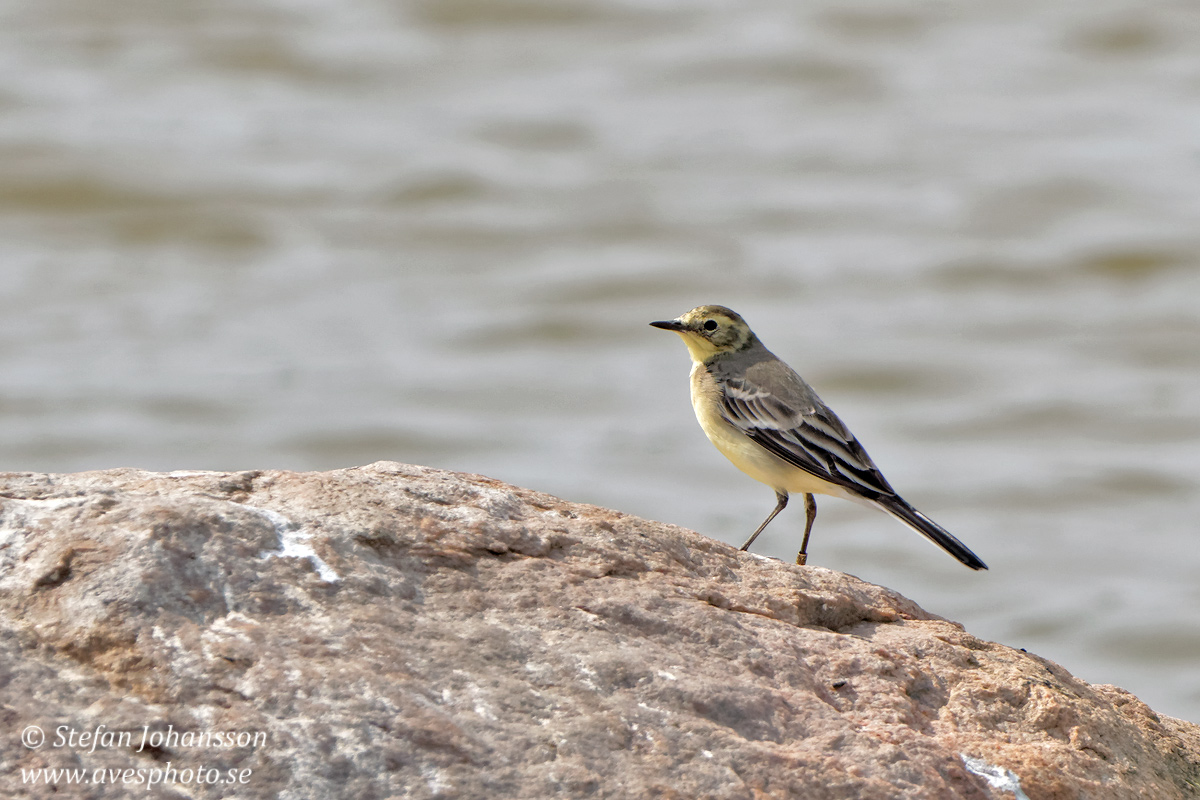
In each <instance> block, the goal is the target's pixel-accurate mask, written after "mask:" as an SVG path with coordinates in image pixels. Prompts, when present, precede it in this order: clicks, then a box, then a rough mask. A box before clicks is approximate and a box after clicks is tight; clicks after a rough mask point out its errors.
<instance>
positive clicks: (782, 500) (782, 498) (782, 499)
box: [742, 492, 811, 550]
mask: <svg viewBox="0 0 1200 800" xmlns="http://www.w3.org/2000/svg"><path fill="white" fill-rule="evenodd" d="M775 496H776V497H778V498H779V502H778V503H776V504H775V510H774V511H772V512H771V514H770V515H769V516H768V517H767V518H766V519H764V520H763V524H762V525H759V526H758V530H756V531H755V532H754V533H752V534H750V538H749V539H747V540H746V543H745V544H744V545H742V549H743V550H746V549H748V548H749V547H750V545H752V544H754V540H755V539H757V538H758V535H759V534H760V533H762V532H763V528H765V527H767V525H769V524H770V522H771V520H773V519H775V515H776V514H778V513H779V512H780V511H783V509H784V508H786V507H787V501H788V496H787V492H775ZM810 496H811V495H810Z"/></svg>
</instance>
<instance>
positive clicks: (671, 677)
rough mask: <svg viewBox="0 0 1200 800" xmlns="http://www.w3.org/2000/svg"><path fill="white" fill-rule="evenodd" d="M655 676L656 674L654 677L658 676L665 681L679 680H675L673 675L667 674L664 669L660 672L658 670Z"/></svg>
mask: <svg viewBox="0 0 1200 800" xmlns="http://www.w3.org/2000/svg"><path fill="white" fill-rule="evenodd" d="M655 674H656V675H658V677H660V678H666V679H667V680H669V681H676V680H679V679H678V678H676V677H675V676H674V675H672V674H671V673H669V672H667V671H666V670H665V669H660V670H658V672H656V673H655Z"/></svg>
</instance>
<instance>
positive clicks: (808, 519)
mask: <svg viewBox="0 0 1200 800" xmlns="http://www.w3.org/2000/svg"><path fill="white" fill-rule="evenodd" d="M816 518H817V499H816V498H815V497H813V496H812V495H811V494H806V495H804V540H803V541H802V542H800V552H799V553H797V554H796V563H797V564H800V565H801V566H803V565H805V564H807V563H808V535H809V534H810V533H812V526H813V521H814V520H816Z"/></svg>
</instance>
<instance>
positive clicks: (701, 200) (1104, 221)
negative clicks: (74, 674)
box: [0, 0, 1200, 721]
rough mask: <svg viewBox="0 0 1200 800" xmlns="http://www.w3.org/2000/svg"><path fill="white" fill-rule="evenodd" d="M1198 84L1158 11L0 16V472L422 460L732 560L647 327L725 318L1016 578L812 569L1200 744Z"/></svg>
mask: <svg viewBox="0 0 1200 800" xmlns="http://www.w3.org/2000/svg"><path fill="white" fill-rule="evenodd" d="M1198 50H1200V7H1198V6H1196V5H1194V4H1190V3H1184V2H1167V0H1150V2H1139V3H1134V2H1132V0H1123V1H1122V2H1115V1H1109V2H1083V1H1082V0H1079V1H1078V2H1066V1H1065V0H1057V1H1055V2H1049V3H1045V2H1041V3H1035V2H1011V3H1004V4H996V3H990V4H989V3H957V4H944V3H926V4H911V3H899V2H882V1H880V2H858V1H857V0H855V1H853V2H846V0H826V1H825V2H813V3H806V4H804V5H803V7H798V6H796V5H795V4H793V3H788V2H784V1H783V0H738V2H733V0H701V2H695V0H690V1H689V2H687V3H684V2H678V1H677V0H631V1H630V2H601V0H425V1H424V2H415V1H413V0H410V1H409V2H382V1H381V0H336V2H335V1H334V0H304V1H302V2H298V1H297V0H289V2H282V0H238V2H236V3H234V2H221V1H220V0H195V1H194V2H190V3H186V4H169V3H157V2H151V0H110V1H109V2H105V3H103V4H97V3H95V2H91V0H41V1H40V2H38V3H19V2H12V1H11V0H10V1H9V2H0V270H2V271H3V281H2V282H0V469H8V470H49V471H72V470H82V469H92V468H107V467H117V466H137V467H144V468H148V469H183V468H189V469H190V468H210V469H241V468H288V469H325V468H333V467H341V466H349V465H355V464H363V463H368V462H371V461H374V460H377V459H385V458H386V459H397V460H401V461H409V462H415V463H422V464H429V465H434V466H441V467H447V468H452V469H461V470H467V471H472V472H482V473H486V474H489V475H492V476H495V477H498V478H502V479H505V480H509V481H513V482H516V483H520V484H523V485H527V486H531V487H534V488H537V489H542V490H545V491H550V492H553V493H555V494H558V495H561V496H563V497H567V498H570V499H573V500H581V501H589V502H594V503H599V504H602V505H606V506H611V507H614V508H619V509H622V510H624V511H628V512H631V513H634V514H639V515H643V516H647V517H652V518H655V519H661V520H665V521H670V522H674V523H678V524H681V525H685V526H688V527H691V528H694V529H696V530H699V531H701V532H704V533H706V534H709V535H712V536H716V537H719V538H722V539H724V540H726V541H730V542H740V541H741V539H742V538H743V537H744V536H745V535H746V534H747V533H748V532H749V531H750V530H751V529H753V527H754V526H755V525H757V524H758V522H759V521H760V520H761V518H762V517H763V516H765V514H766V513H767V511H768V510H769V509H770V508H771V505H772V496H771V492H770V490H768V489H766V488H765V487H762V486H760V485H758V484H756V483H754V482H753V481H751V480H750V479H749V478H745V477H744V476H742V475H741V474H740V473H738V472H736V471H735V470H733V468H732V467H731V466H729V465H728V464H727V463H726V462H725V461H724V459H723V458H722V457H721V456H720V455H719V454H717V453H716V451H715V450H713V449H712V448H711V446H710V445H709V444H708V442H707V441H706V440H705V439H704V437H703V435H702V433H701V432H700V430H699V428H698V426H697V425H696V424H695V421H694V419H693V418H692V415H691V409H690V406H689V403H688V399H687V371H688V363H687V358H686V354H685V351H684V349H683V346H682V344H681V343H680V342H679V341H678V340H677V338H676V337H674V336H672V335H670V334H667V333H664V332H662V331H657V330H654V329H652V328H649V327H647V325H646V323H647V322H649V321H650V320H653V319H661V318H664V317H670V316H675V315H677V314H679V313H681V312H683V311H685V310H687V309H688V308H690V307H692V306H694V305H697V304H700V303H708V302H716V303H723V304H726V305H729V306H732V307H733V308H735V309H737V310H738V311H740V312H741V313H743V315H745V316H746V317H747V318H748V319H749V320H750V322H751V323H752V324H753V325H754V327H755V328H756V329H757V330H758V332H759V333H760V335H761V336H762V338H763V339H764V341H765V342H766V343H767V345H768V346H769V347H771V348H772V349H773V350H774V351H775V352H776V353H777V354H779V355H780V356H781V357H783V358H785V359H786V360H788V361H789V362H790V363H791V364H792V365H793V366H795V367H796V368H797V369H798V370H800V371H801V372H802V373H803V374H804V375H805V376H806V377H807V378H808V379H809V380H810V382H812V383H813V384H814V385H815V386H816V387H817V389H818V391H820V392H821V394H822V396H823V397H824V398H825V400H826V401H827V402H829V403H830V405H832V406H833V407H834V408H835V409H836V410H837V411H838V412H839V414H841V416H842V417H843V418H844V419H845V420H846V421H847V422H848V423H849V424H850V425H851V427H852V428H853V429H854V431H855V432H856V433H857V434H858V436H859V438H860V439H861V440H862V441H863V442H864V443H865V444H866V446H867V447H868V449H869V450H870V452H871V453H872V455H873V456H874V458H875V460H876V461H877V462H878V463H879V464H880V465H881V467H882V468H883V470H884V472H885V473H886V474H887V475H888V477H889V479H890V480H891V481H892V483H893V484H894V485H895V486H896V487H897V488H898V489H899V490H900V491H901V492H902V493H903V494H904V495H905V496H906V497H907V498H908V499H909V500H911V501H912V502H914V503H915V504H916V505H917V506H918V507H920V508H922V509H923V510H924V511H926V512H927V513H928V514H930V515H931V516H932V517H934V518H935V519H937V520H939V521H940V522H942V523H943V524H944V525H946V526H947V527H948V528H950V529H951V530H952V531H954V532H955V533H956V534H957V535H959V536H960V537H961V538H962V539H964V540H965V541H966V542H967V543H968V544H969V545H970V546H971V547H972V548H973V549H975V550H976V551H977V552H978V553H979V554H980V555H981V556H982V557H983V558H984V559H985V560H986V561H987V562H988V563H989V564H990V565H991V567H992V570H991V571H990V572H988V573H986V574H983V575H977V574H972V573H970V572H968V571H967V570H965V569H963V568H962V567H961V566H959V565H958V564H956V563H955V562H954V561H952V560H951V559H949V558H948V557H946V556H944V555H943V554H941V553H940V552H938V551H936V550H934V549H933V548H931V547H929V546H927V545H926V544H925V543H924V542H923V541H922V540H921V539H920V538H919V537H917V536H915V535H913V534H911V533H910V532H908V531H907V530H905V529H904V528H902V527H901V526H899V525H898V524H897V523H894V522H892V521H890V520H888V519H887V518H886V517H884V516H883V515H880V514H878V513H873V512H871V511H869V510H866V509H860V508H858V507H855V506H853V505H851V504H848V503H844V502H841V501H836V500H824V501H822V502H821V503H820V516H819V518H818V523H817V527H816V530H815V532H814V534H813V537H814V538H813V542H812V545H811V546H810V552H811V554H812V555H811V560H812V562H813V563H817V564H822V565H826V566H830V567H834V568H837V569H842V570H846V571H849V572H852V573H854V574H856V575H859V576H861V577H863V578H865V579H867V580H871V581H875V582H879V583H883V584H885V585H888V586H890V587H893V588H895V589H897V590H899V591H901V592H903V593H905V594H907V595H909V596H910V597H913V598H914V599H916V600H917V601H919V602H920V603H922V604H923V605H924V606H925V607H926V608H928V609H930V610H931V611H934V612H936V613H939V614H942V615H944V616H948V617H950V618H953V619H956V620H959V621H962V622H963V623H965V624H966V625H967V626H968V628H970V629H971V630H972V631H973V632H974V633H976V634H978V635H981V636H984V637H988V638H992V639H996V640H998V641H1001V642H1004V643H1006V644H1009V645H1012V646H1016V647H1025V648H1028V649H1029V650H1032V651H1034V652H1037V653H1040V654H1042V655H1045V656H1047V657H1050V658H1053V659H1055V660H1058V661H1060V662H1062V663H1063V664H1064V665H1065V666H1067V667H1068V668H1069V669H1071V670H1072V671H1074V672H1075V673H1076V674H1078V675H1080V676H1081V677H1083V678H1085V679H1087V680H1089V681H1093V682H1112V683H1117V684H1120V685H1122V686H1124V687H1126V688H1128V689H1130V690H1131V691H1133V692H1135V693H1136V694H1138V695H1139V696H1141V697H1142V698H1143V699H1145V700H1146V701H1147V702H1149V703H1150V704H1151V705H1152V706H1153V707H1154V708H1155V709H1156V710H1158V711H1160V712H1164V713H1168V714H1173V715H1176V716H1182V717H1185V718H1189V719H1192V720H1196V721H1200V613H1198V612H1197V607H1198V604H1200V582H1198V581H1197V580H1196V577H1195V576H1196V574H1197V572H1198V571H1200V548H1197V547H1196V546H1195V541H1196V534H1197V527H1198V524H1197V520H1198V519H1200V480H1198V476H1200V410H1198V403H1197V398H1198V396H1200V377H1198V375H1200V232H1198V231H1200V227H1198V225H1197V222H1198V221H1200V147H1198V143H1200V60H1197V59H1196V57H1195V53H1196V52H1197V51H1198ZM802 518H803V513H802V511H800V510H799V509H798V508H792V509H789V510H788V511H787V512H786V513H785V514H784V516H782V517H781V518H780V519H779V520H777V521H776V522H775V523H774V524H773V525H772V527H771V528H770V529H768V532H767V533H765V534H764V535H763V537H762V538H761V539H760V545H759V547H758V548H757V549H759V550H760V551H761V552H765V553H768V554H771V555H776V556H778V557H781V558H788V559H790V558H791V557H792V555H794V549H795V546H796V543H797V536H798V533H799V530H800V528H801V526H802Z"/></svg>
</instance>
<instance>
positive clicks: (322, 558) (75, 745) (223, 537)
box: [0, 463, 1200, 800]
mask: <svg viewBox="0 0 1200 800" xmlns="http://www.w3.org/2000/svg"><path fill="white" fill-rule="evenodd" d="M0 630H2V633H0V717H2V722H3V730H4V732H5V733H4V735H5V737H6V740H5V742H4V746H3V748H2V755H0V794H2V795H3V796H7V797H38V798H41V797H48V796H51V794H52V790H53V796H55V797H64V798H84V797H88V798H90V797H127V796H147V797H200V798H215V797H239V798H259V797H262V798H274V797H280V798H285V799H286V798H334V797H346V798H358V799H359V800H370V798H437V797H444V798H489V799H492V798H549V797H564V798H568V797H569V798H574V797H605V798H642V797H653V798H681V799H682V798H747V799H749V798H805V799H806V800H821V799H822V798H855V799H856V800H859V799H870V798H880V800H884V799H886V800H894V798H978V799H979V800H983V799H984V798H1014V797H1015V798H1021V797H1028V798H1030V799H1031V800H1069V799H1074V798H1079V800H1083V799H1084V798H1087V800H1105V798H1134V797H1139V798H1154V800H1168V799H1170V798H1180V799H1181V800H1182V799H1184V798H1194V797H1200V728H1198V727H1197V726H1195V725H1192V724H1190V723H1186V722H1182V721H1179V720H1174V719H1170V718H1167V717H1160V716H1157V715H1155V714H1154V712H1152V711H1151V710H1150V709H1149V708H1147V707H1146V706H1145V705H1144V704H1142V703H1141V702H1140V701H1138V700H1137V699H1136V698H1134V697H1133V696H1132V695H1129V694H1128V693H1126V692H1123V691H1122V690H1120V689H1117V688H1115V687H1111V686H1091V685H1088V684H1086V683H1084V682H1082V681H1080V680H1078V679H1076V678H1074V677H1072V676H1071V675H1070V674H1069V673H1067V672H1066V670H1064V669H1062V668H1061V667H1059V666H1058V665H1056V664H1053V663H1051V662H1048V661H1046V660H1045V659H1042V658H1038V657H1037V656H1034V655H1032V654H1028V653H1025V652H1023V651H1018V650H1012V649H1010V648H1007V647H1003V646H1001V645H997V644H993V643H990V642H985V641H980V640H979V639H976V638H975V637H973V636H971V635H970V634H968V633H966V632H965V631H964V630H963V629H962V628H961V627H960V626H959V625H956V624H954V623H952V622H948V621H946V620H943V619H940V618H938V617H936V616H933V615H931V614H928V613H926V612H925V611H923V610H921V609H920V608H918V607H917V606H916V605H915V604H913V603H912V602H910V601H908V600H906V599H905V598H903V597H900V596H898V595H896V594H894V593H891V592H889V591H887V590H885V589H882V588H880V587H877V586H872V585H870V584H866V583H863V582H861V581H859V580H857V579H855V578H852V577H850V576H847V575H843V574H840V573H836V572H833V571H830V570H827V569H823V568H820V567H813V566H809V567H796V566H792V565H787V564H783V563H780V562H776V561H771V560H767V559H763V558H761V557H757V556H753V555H749V554H746V553H740V552H738V551H737V550H735V549H734V548H732V547H730V546H728V545H725V544H722V543H720V542H716V541H713V540H711V539H707V538H704V537H702V536H699V535H697V534H695V533H692V532H690V531H686V530H683V529H680V528H676V527H672V526H670V525H664V524H661V523H657V522H650V521H647V520H643V519H638V518H635V517H631V516H627V515H624V514H620V513H618V512H615V511H610V510H606V509H602V508H597V507H594V506H585V505H577V504H573V503H568V502H565V501H563V500H559V499H557V498H554V497H551V496H548V495H545V494H539V493H537V492H533V491H529V490H526V489H521V488H517V487H514V486H509V485H506V484H502V483H499V482H497V481H494V480H490V479H487V478H483V477H479V476H473V475H462V474H457V473H449V472H442V471H438V470H433V469H427V468H422V467H413V466H407V465H402V464H396V463H379V464H374V465H371V466H368V467H364V468H361V469H348V470H341V471H336V472H327V473H288V472H244V473H229V474H225V473H170V474H156V473H146V472H139V471H133V470H112V471H106V472H93V473H81V474H76V475H41V474H8V475H4V476H0ZM32 726H36V728H37V729H40V730H41V732H42V735H43V737H44V738H43V740H42V742H41V744H40V745H38V743H37V741H36V739H37V733H36V732H31V731H32V730H33V727H32ZM171 734H174V738H172V736H171ZM239 735H241V740H240V741H239V739H238V736H239ZM22 736H24V737H26V738H25V739H24V741H23V740H22V739H21V737H22ZM122 736H124V737H125V738H124V739H122V738H121V737H122ZM251 736H257V737H258V738H257V740H255V741H252V740H251V739H250V737H251ZM144 738H145V739H146V742H147V743H146V746H145V747H142V746H140V745H141V744H142V742H143V739H144ZM229 744H232V745H233V746H232V747H230V746H228V745H229ZM43 769H47V770H54V769H67V770H77V772H63V773H47V772H41V771H40V770H43ZM172 770H174V771H175V772H174V773H172V772H171V771H172ZM69 776H74V778H75V779H76V780H75V782H71V778H70V777H69ZM156 776H157V779H156ZM214 781H215V782H214ZM50 783H53V787H52V788H51V787H50V786H48V784H50ZM150 784H153V785H150Z"/></svg>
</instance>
